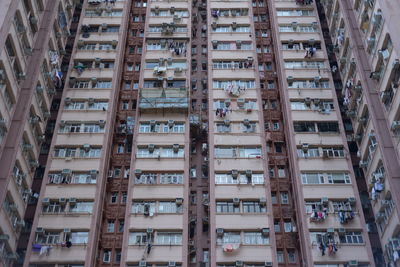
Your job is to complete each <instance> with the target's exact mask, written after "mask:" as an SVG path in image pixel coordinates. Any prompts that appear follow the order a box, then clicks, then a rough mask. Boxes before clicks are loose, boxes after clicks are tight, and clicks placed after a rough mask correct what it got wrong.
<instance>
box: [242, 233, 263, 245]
mask: <svg viewBox="0 0 400 267" xmlns="http://www.w3.org/2000/svg"><path fill="white" fill-rule="evenodd" d="M243 237H244V244H246V245H267V244H269V238H268V237H267V236H265V235H263V233H261V232H244V235H243Z"/></svg>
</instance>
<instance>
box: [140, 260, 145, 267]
mask: <svg viewBox="0 0 400 267" xmlns="http://www.w3.org/2000/svg"><path fill="white" fill-rule="evenodd" d="M146 266H147V262H145V261H139V267H146Z"/></svg>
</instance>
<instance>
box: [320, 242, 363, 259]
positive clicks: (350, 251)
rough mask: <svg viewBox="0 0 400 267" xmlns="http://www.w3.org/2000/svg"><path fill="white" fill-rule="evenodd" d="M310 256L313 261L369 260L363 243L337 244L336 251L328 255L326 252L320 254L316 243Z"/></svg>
mask: <svg viewBox="0 0 400 267" xmlns="http://www.w3.org/2000/svg"><path fill="white" fill-rule="evenodd" d="M312 257H313V261H314V262H324V263H329V262H332V263H337V262H349V261H352V260H358V261H359V262H369V257H368V252H367V249H366V248H365V245H364V244H360V245H348V244H338V251H337V252H336V253H334V254H332V255H329V254H328V253H327V252H326V254H325V256H322V255H321V251H320V250H319V248H318V245H317V244H313V246H312Z"/></svg>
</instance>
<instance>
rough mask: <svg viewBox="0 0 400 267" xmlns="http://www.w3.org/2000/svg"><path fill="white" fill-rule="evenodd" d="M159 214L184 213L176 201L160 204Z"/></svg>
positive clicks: (161, 202)
mask: <svg viewBox="0 0 400 267" xmlns="http://www.w3.org/2000/svg"><path fill="white" fill-rule="evenodd" d="M158 212H159V213H180V212H182V206H181V205H180V206H178V205H177V204H176V202H175V201H173V202H172V201H169V202H167V201H160V202H159V203H158Z"/></svg>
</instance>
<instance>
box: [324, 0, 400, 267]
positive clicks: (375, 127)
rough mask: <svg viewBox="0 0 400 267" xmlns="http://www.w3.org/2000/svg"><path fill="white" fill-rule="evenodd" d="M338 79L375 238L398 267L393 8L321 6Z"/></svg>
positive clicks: (396, 64)
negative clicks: (376, 235)
mask: <svg viewBox="0 0 400 267" xmlns="http://www.w3.org/2000/svg"><path fill="white" fill-rule="evenodd" d="M321 2H322V5H323V8H324V13H325V16H326V18H327V23H328V25H329V27H330V38H331V39H332V43H333V46H332V48H331V49H332V53H334V54H335V56H336V58H337V61H338V64H337V67H338V68H337V71H338V72H340V76H341V79H342V83H343V87H342V95H343V100H344V103H343V104H344V106H345V107H346V109H345V112H346V115H347V116H348V117H349V118H351V121H352V126H353V129H354V135H353V136H349V139H351V140H352V141H355V142H356V143H357V145H358V147H359V152H358V156H359V158H360V161H359V166H360V167H361V168H362V169H363V171H364V174H365V182H366V183H367V185H368V193H369V198H370V199H371V204H372V209H373V214H374V217H375V221H376V226H377V232H378V235H379V239H380V243H381V245H382V249H383V252H384V256H385V260H386V263H387V264H390V266H397V265H398V264H399V262H398V257H397V253H398V242H399V239H398V238H399V235H398V234H399V233H398V232H399V223H398V221H399V219H398V216H399V215H398V214H399V213H398V206H399V205H398V203H399V202H398V194H396V193H394V192H396V191H397V188H398V182H397V177H398V171H399V147H398V118H399V96H398V93H397V88H398V83H399V75H400V72H399V38H398V35H397V34H396V27H398V26H399V23H398V22H397V21H396V20H394V17H395V16H397V15H398V12H399V11H398V4H399V3H396V2H393V3H388V2H386V1H348V2H344V1H321Z"/></svg>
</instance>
